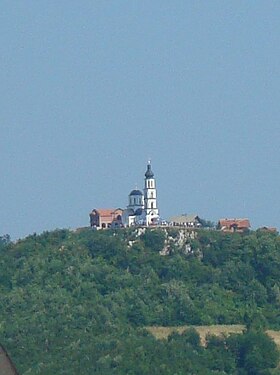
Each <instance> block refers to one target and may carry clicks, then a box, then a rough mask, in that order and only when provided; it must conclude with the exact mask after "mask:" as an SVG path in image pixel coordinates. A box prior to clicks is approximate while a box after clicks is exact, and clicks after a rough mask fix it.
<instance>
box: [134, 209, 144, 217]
mask: <svg viewBox="0 0 280 375" xmlns="http://www.w3.org/2000/svg"><path fill="white" fill-rule="evenodd" d="M142 212H143V210H142V208H137V210H136V211H135V215H136V216H140V215H142Z"/></svg>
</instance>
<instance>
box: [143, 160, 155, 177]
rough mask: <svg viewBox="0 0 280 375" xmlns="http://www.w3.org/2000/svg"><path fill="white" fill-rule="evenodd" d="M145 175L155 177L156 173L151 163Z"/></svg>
mask: <svg viewBox="0 0 280 375" xmlns="http://www.w3.org/2000/svg"><path fill="white" fill-rule="evenodd" d="M145 177H146V178H153V177H154V173H153V171H152V166H151V164H150V163H149V164H148V165H147V172H146V173H145Z"/></svg>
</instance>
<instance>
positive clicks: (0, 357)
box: [0, 345, 19, 375]
mask: <svg viewBox="0 0 280 375" xmlns="http://www.w3.org/2000/svg"><path fill="white" fill-rule="evenodd" d="M0 375H19V374H18V372H17V370H16V368H15V366H14V365H13V363H12V361H11V359H10V358H9V356H8V354H7V353H6V351H5V349H4V348H3V347H2V345H0Z"/></svg>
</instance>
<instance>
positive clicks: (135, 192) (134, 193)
mask: <svg viewBox="0 0 280 375" xmlns="http://www.w3.org/2000/svg"><path fill="white" fill-rule="evenodd" d="M129 195H143V193H142V191H141V190H138V189H134V190H132V192H131V193H130V194H129Z"/></svg>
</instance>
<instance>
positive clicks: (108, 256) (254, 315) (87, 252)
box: [0, 229, 280, 375]
mask: <svg viewBox="0 0 280 375" xmlns="http://www.w3.org/2000/svg"><path fill="white" fill-rule="evenodd" d="M169 235H170V236H173V237H174V238H175V237H176V235H177V233H176V230H174V229H172V231H171V232H170V233H169ZM165 237H166V234H165V233H164V232H163V231H161V230H158V229H157V230H147V231H146V232H145V233H143V234H142V235H140V236H139V237H137V236H136V234H135V231H134V230H131V229H128V230H123V229H122V230H117V231H110V230H108V231H95V232H94V231H91V230H84V231H81V232H79V233H73V232H70V231H67V230H57V231H54V232H45V233H43V234H41V235H36V234H34V235H32V236H29V237H27V238H26V239H24V240H20V241H18V242H17V243H11V242H10V241H9V237H8V236H6V237H2V238H1V239H0V288H1V293H0V340H1V343H2V344H3V345H4V346H5V347H6V349H7V350H8V352H9V353H10V355H11V357H12V358H13V360H14V362H15V364H16V366H17V367H18V369H19V371H20V373H21V374H22V375H27V374H40V373H41V374H43V375H48V374H69V375H71V374H77V373H79V374H85V375H87V374H100V375H102V374H109V373H110V374H114V373H115V374H120V375H121V374H131V375H134V374H163V375H165V374H168V375H169V374H170V375H171V374H172V375H173V374H269V373H271V370H269V368H273V367H275V366H276V364H277V361H278V352H277V349H276V347H275V344H274V343H273V342H272V341H271V339H270V338H268V337H267V336H266V335H264V334H263V333H262V331H263V330H264V329H265V328H267V327H270V328H274V329H280V316H279V312H278V311H279V308H280V251H279V250H280V238H279V236H278V235H277V234H274V233H262V232H252V233H249V234H246V235H240V234H227V235H226V234H223V233H219V232H216V231H213V232H212V231H198V232H197V237H196V238H195V239H190V240H189V241H190V246H191V251H190V252H189V253H188V254H186V253H185V252H184V251H182V249H180V247H178V246H175V245H174V248H173V249H172V251H171V253H170V255H168V256H161V255H159V251H160V250H161V249H162V248H163V245H164V241H165ZM128 244H129V246H128ZM234 323H238V324H245V325H246V326H247V328H248V331H247V332H246V333H245V334H244V335H236V336H235V335H231V336H230V337H228V338H222V339H219V338H213V337H209V338H208V341H207V345H206V347H202V346H201V345H200V342H199V337H198V336H197V334H196V333H195V332H194V331H193V330H190V331H187V332H186V333H185V334H183V335H182V336H180V335H178V334H173V335H172V336H170V337H169V339H168V340H163V341H157V340H156V339H155V338H154V337H153V336H151V335H150V334H149V333H148V332H147V331H146V330H145V329H143V327H145V326H152V325H160V326H162V325H165V326H176V325H186V324H187V325H207V324H234Z"/></svg>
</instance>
